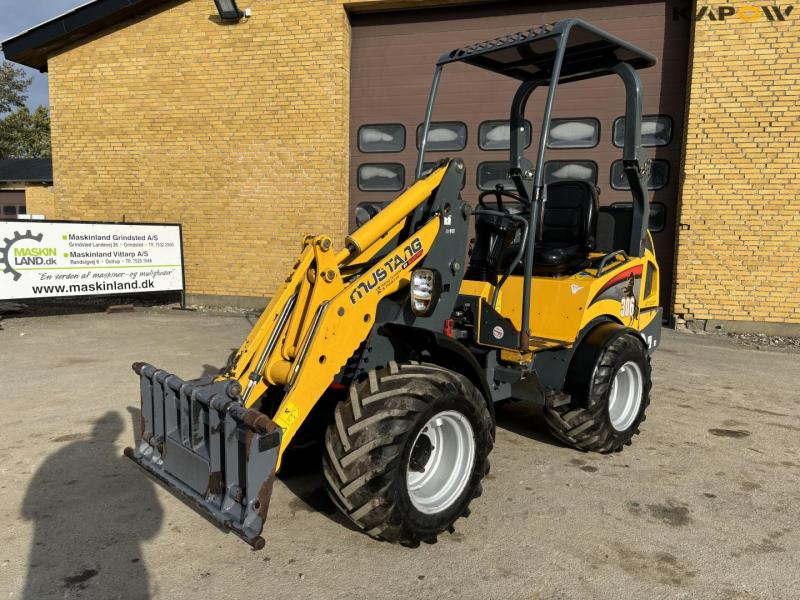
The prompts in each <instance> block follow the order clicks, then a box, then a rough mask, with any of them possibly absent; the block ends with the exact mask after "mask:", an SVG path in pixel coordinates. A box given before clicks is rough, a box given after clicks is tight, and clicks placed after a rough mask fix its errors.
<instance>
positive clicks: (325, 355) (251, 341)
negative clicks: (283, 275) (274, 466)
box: [219, 166, 447, 465]
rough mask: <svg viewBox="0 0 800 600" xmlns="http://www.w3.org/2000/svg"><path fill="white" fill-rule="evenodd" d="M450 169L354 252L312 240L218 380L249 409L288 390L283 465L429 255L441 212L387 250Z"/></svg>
mask: <svg viewBox="0 0 800 600" xmlns="http://www.w3.org/2000/svg"><path fill="white" fill-rule="evenodd" d="M446 170H447V166H444V167H440V168H439V169H437V170H436V171H434V172H433V173H431V175H430V176H429V177H428V178H426V179H423V180H420V181H417V182H416V183H415V184H414V185H413V186H411V187H410V188H409V189H408V190H407V191H406V192H405V193H403V194H402V195H401V196H400V197H398V198H397V199H396V200H395V201H394V202H393V203H392V204H390V205H389V206H387V207H386V208H385V209H384V210H383V211H381V212H380V213H379V214H378V215H377V216H376V217H375V218H374V219H373V220H371V221H369V222H368V223H367V224H366V225H365V226H364V227H362V228H361V229H359V230H357V231H356V232H354V233H353V234H352V235H351V236H349V237H348V239H347V244H348V247H347V248H345V249H344V250H342V251H340V252H338V253H334V251H333V244H332V243H331V240H330V238H327V237H325V236H318V237H307V238H306V239H305V240H304V242H303V250H302V253H301V256H300V259H299V260H298V261H297V262H296V263H295V265H294V269H293V270H292V272H291V274H290V275H289V277H287V279H286V281H285V283H284V284H283V285H282V286H281V288H280V289H279V291H278V293H277V294H276V295H275V297H274V298H273V300H272V302H270V304H269V306H268V307H267V309H266V310H265V311H264V313H263V314H262V315H261V317H260V318H259V320H258V322H257V323H256V325H255V326H254V327H253V329H252V331H251V332H250V334H249V335H248V337H247V339H246V340H245V342H244V343H243V344H242V347H241V348H240V350H239V352H238V353H237V355H236V358H235V360H234V361H233V363H232V366H231V368H230V369H229V370H228V371H227V372H226V373H224V374H223V375H221V376H220V378H219V380H220V381H221V380H226V379H235V380H237V381H238V382H239V384H240V385H241V386H242V389H243V390H244V393H243V395H242V399H243V402H244V405H245V407H247V408H251V407H253V406H254V405H255V404H256V403H257V402H258V400H259V398H261V396H262V394H263V393H264V392H265V391H266V390H267V389H268V387H269V386H283V388H284V389H285V395H284V398H283V400H282V402H281V404H280V406H279V408H278V410H277V411H276V413H275V415H273V420H274V422H275V423H276V424H277V425H278V426H279V427H280V428H281V430H282V432H283V435H282V441H281V446H280V452H279V459H278V460H279V463H278V464H279V465H280V457H281V456H282V455H283V451H284V450H285V449H286V447H287V446H288V445H289V444H290V443H291V440H292V438H293V437H294V435H295V434H296V433H297V430H298V429H299V427H300V425H301V424H302V423H303V421H304V420H305V418H306V417H307V416H308V414H309V412H310V411H311V409H312V408H313V407H314V405H315V404H316V403H317V401H318V400H319V399H320V398H321V396H322V394H323V393H324V392H325V390H326V389H327V388H328V387H329V386H330V384H331V382H332V381H333V379H334V377H335V376H336V375H337V374H338V373H339V371H340V370H341V369H342V367H343V366H344V365H345V364H346V362H347V361H348V359H349V358H350V357H351V356H352V355H353V353H354V352H355V351H356V350H357V349H358V347H359V346H360V345H361V343H362V342H363V341H364V340H365V339H366V338H367V336H368V335H369V333H370V331H371V330H372V327H373V325H374V321H375V314H376V312H377V307H378V303H379V302H380V301H381V300H382V299H383V298H384V297H386V296H388V295H391V294H393V293H395V292H397V291H398V290H400V289H402V288H403V287H405V286H407V285H408V282H409V280H410V277H411V270H412V269H411V268H412V266H413V265H414V264H415V263H417V262H419V261H420V260H421V259H423V258H424V257H425V256H426V255H427V254H428V252H429V251H430V250H431V248H432V246H433V244H434V242H435V240H436V237H437V235H438V234H439V231H440V228H441V219H440V215H438V214H434V215H432V216H430V218H429V219H428V220H427V222H426V223H425V224H424V225H423V226H422V227H421V228H420V229H418V230H417V231H415V232H413V233H411V234H410V235H408V236H407V237H405V239H403V240H401V241H399V243H397V245H396V246H394V247H392V248H386V246H387V244H388V243H389V242H390V241H391V240H392V238H393V237H394V236H396V235H397V234H399V233H400V231H401V230H402V229H403V223H404V222H405V221H406V220H407V219H408V217H409V215H411V213H413V212H414V211H415V210H416V209H417V208H418V207H419V206H420V204H422V203H423V202H424V201H425V200H426V199H428V198H429V197H430V196H431V194H432V193H433V192H434V190H436V188H437V187H438V185H439V184H440V182H441V181H442V178H443V177H444V174H445V172H446ZM387 250H388V251H387ZM378 255H381V256H380V258H377V259H376V256H378ZM357 261H359V262H360V264H362V265H364V266H363V267H362V268H361V269H360V270H356V272H355V274H353V273H352V272H351V271H352V269H344V267H346V266H351V267H352V266H353V265H354V264H355V263H356V262H357ZM343 271H345V273H344V274H343Z"/></svg>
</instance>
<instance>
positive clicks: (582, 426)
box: [544, 334, 652, 454]
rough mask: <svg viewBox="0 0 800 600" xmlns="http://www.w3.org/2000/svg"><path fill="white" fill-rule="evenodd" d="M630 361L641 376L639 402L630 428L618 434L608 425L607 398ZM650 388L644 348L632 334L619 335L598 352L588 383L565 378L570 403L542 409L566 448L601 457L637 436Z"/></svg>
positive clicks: (647, 362)
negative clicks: (593, 453) (617, 376)
mask: <svg viewBox="0 0 800 600" xmlns="http://www.w3.org/2000/svg"><path fill="white" fill-rule="evenodd" d="M630 361H633V362H635V363H636V364H637V365H638V366H639V368H640V369H641V373H642V375H643V386H642V399H641V405H640V406H639V410H638V414H637V415H636V417H635V418H634V419H633V422H632V423H631V425H630V426H629V427H627V428H626V429H624V430H622V431H619V430H617V429H615V428H614V427H613V426H612V424H611V418H610V415H609V410H608V409H609V395H610V392H611V383H612V382H613V381H614V377H615V376H616V374H617V371H619V369H620V367H622V366H623V365H624V364H626V363H627V362H630ZM651 385H652V384H651V380H650V359H649V357H648V355H647V351H646V350H645V348H644V345H643V344H642V343H641V341H639V340H638V339H636V338H635V337H633V336H632V335H627V334H626V335H621V336H619V337H616V338H614V339H612V340H611V343H609V344H608V345H607V346H606V347H605V348H604V349H603V350H602V352H601V354H600V357H599V359H598V361H597V363H596V368H595V369H594V370H593V375H592V380H591V381H589V382H586V381H570V380H569V376H568V380H567V383H566V385H565V389H564V391H565V392H567V393H568V394H570V396H571V398H570V402H569V403H568V404H565V405H562V406H558V407H555V408H551V407H546V408H545V410H544V416H545V420H546V421H547V425H548V426H549V428H550V431H551V432H552V433H553V434H554V435H555V436H556V437H557V438H558V439H560V440H561V441H562V442H564V443H566V444H569V445H570V446H573V447H575V448H578V449H580V450H588V451H592V452H601V453H604V454H605V453H608V452H619V451H620V450H622V449H623V448H624V447H625V446H629V445H630V444H631V440H632V438H633V436H634V435H636V434H638V433H639V425H640V424H641V423H642V421H644V420H645V411H646V410H647V406H648V405H649V404H650V388H651Z"/></svg>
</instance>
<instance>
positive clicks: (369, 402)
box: [323, 363, 493, 545]
mask: <svg viewBox="0 0 800 600" xmlns="http://www.w3.org/2000/svg"><path fill="white" fill-rule="evenodd" d="M492 435H493V428H492V420H491V416H490V415H489V411H488V409H487V406H486V401H485V400H484V398H483V396H481V394H480V392H479V391H478V390H477V389H476V388H475V386H474V385H472V383H471V382H470V381H469V380H468V379H466V378H465V377H464V376H462V375H459V374H458V373H454V372H453V371H449V370H447V369H443V368H441V367H438V366H436V365H429V364H404V365H397V364H396V363H391V364H390V365H389V367H388V368H387V369H381V370H378V371H371V372H370V373H369V376H368V378H367V379H365V380H364V381H363V382H360V383H354V384H353V385H352V386H351V387H350V394H349V398H348V399H347V400H345V401H342V402H340V403H339V404H338V405H337V407H336V409H335V413H334V422H333V423H332V424H331V425H330V426H329V427H328V430H327V432H326V435H325V453H324V457H323V472H324V474H325V479H326V480H327V483H328V493H329V494H330V496H331V498H332V499H333V501H334V502H335V503H336V505H337V506H338V507H339V509H340V510H341V511H342V512H343V513H344V514H345V515H347V517H348V518H350V520H352V521H353V522H354V523H355V524H356V525H358V527H359V528H361V529H363V530H364V531H366V532H367V533H368V534H369V535H371V536H373V537H377V538H380V539H383V540H387V541H390V542H400V543H403V544H408V545H416V544H418V543H419V542H421V541H424V542H435V541H436V537H437V535H438V534H439V533H441V532H443V531H446V530H452V526H453V523H454V522H455V521H456V520H457V519H458V518H459V517H461V516H465V515H466V514H468V506H469V504H470V502H471V501H472V499H473V498H475V497H477V496H479V495H480V493H481V479H482V478H483V476H484V474H485V473H486V471H487V469H488V458H487V457H488V454H489V452H490V451H491V449H492V444H493V439H492Z"/></svg>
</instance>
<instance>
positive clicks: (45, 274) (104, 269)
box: [0, 221, 185, 306]
mask: <svg viewBox="0 0 800 600" xmlns="http://www.w3.org/2000/svg"><path fill="white" fill-rule="evenodd" d="M184 287H185V283H184V277H183V243H182V238H181V227H180V225H165V224H141V223H86V222H78V221H0V300H30V299H36V298H59V297H71V296H98V295H112V294H125V295H128V294H138V293H144V292H168V291H179V292H181V305H182V306H185V299H184V294H183V292H184Z"/></svg>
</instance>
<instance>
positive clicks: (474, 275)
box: [126, 19, 661, 548]
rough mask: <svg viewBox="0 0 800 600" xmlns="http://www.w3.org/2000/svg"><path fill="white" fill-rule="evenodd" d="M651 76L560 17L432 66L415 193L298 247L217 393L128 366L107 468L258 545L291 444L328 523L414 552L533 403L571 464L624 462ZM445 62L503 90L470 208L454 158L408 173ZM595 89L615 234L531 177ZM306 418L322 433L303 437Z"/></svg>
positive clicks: (643, 265)
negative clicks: (530, 147) (342, 234)
mask: <svg viewBox="0 0 800 600" xmlns="http://www.w3.org/2000/svg"><path fill="white" fill-rule="evenodd" d="M655 62H656V61H655V58H654V57H653V56H652V55H650V54H648V53H647V52H644V51H643V50H640V49H639V48H636V47H635V46H632V45H630V44H628V43H626V42H624V41H622V40H620V39H617V38H616V37H614V36H611V35H609V34H608V33H606V32H604V31H601V30H600V29H598V28H596V27H594V26H592V25H591V24H589V23H586V22H584V21H581V20H578V19H569V20H565V21H560V22H558V23H555V24H552V25H547V26H543V27H538V28H532V29H529V30H527V31H522V32H519V33H515V34H512V35H509V36H506V37H502V38H498V39H495V40H490V41H486V42H481V43H477V44H474V45H471V46H467V47H464V48H458V49H456V50H453V51H452V52H448V53H446V54H444V55H442V56H441V58H440V59H439V61H438V63H437V65H436V69H435V73H434V79H433V85H432V88H431V93H430V97H429V100H428V105H427V111H426V115H425V123H424V126H423V135H422V139H421V147H420V152H419V160H418V163H417V180H416V182H415V183H414V184H413V185H412V186H411V187H409V188H408V189H407V190H406V191H405V192H403V193H402V194H401V195H400V196H399V197H398V198H397V199H395V200H394V201H393V202H392V203H391V204H389V205H388V206H386V208H384V209H383V210H382V211H380V212H378V213H377V214H375V215H374V216H372V218H371V219H370V220H368V221H367V222H366V223H364V224H363V225H362V226H361V227H359V228H358V229H357V230H355V231H354V232H353V233H351V234H350V235H349V236H347V237H346V239H345V241H344V246H343V247H342V248H338V247H337V246H336V245H335V244H334V242H333V241H332V240H331V239H330V238H328V237H325V236H316V237H315V236H308V237H306V238H305V240H304V241H303V244H302V251H301V253H300V257H299V258H298V260H297V262H296V263H295V264H294V267H293V269H292V271H291V272H290V273H289V274H288V276H287V277H286V279H285V282H284V283H283V285H282V286H281V287H280V289H279V290H278V291H277V292H276V293H275V295H274V297H273V298H272V300H271V302H270V303H269V306H268V307H267V308H266V309H265V310H264V312H263V314H262V315H261V317H260V318H259V320H258V322H257V323H256V325H255V326H254V327H253V329H252V331H251V332H250V334H249V335H248V337H247V339H246V340H245V341H244V343H243V345H242V346H241V348H240V349H239V351H238V353H236V354H235V356H234V357H233V359H232V360H231V361H230V364H229V366H228V367H226V368H225V369H224V371H223V372H222V373H221V374H220V375H219V376H217V377H214V378H211V379H207V380H192V381H184V380H182V379H180V378H179V377H177V376H175V375H171V374H169V373H167V372H165V371H162V370H159V369H157V368H155V367H153V366H151V365H148V364H144V363H136V364H134V366H133V368H134V371H135V372H136V373H137V374H138V375H139V377H140V383H141V402H142V432H141V441H140V443H139V445H138V446H137V447H136V448H128V449H127V450H126V455H127V456H128V457H130V458H131V459H132V460H133V461H135V462H136V463H137V464H138V465H140V466H141V467H142V468H143V469H144V470H145V471H147V472H148V473H149V474H151V475H152V476H154V477H155V478H157V479H158V480H160V481H161V482H162V483H164V484H165V485H166V486H167V487H168V488H169V489H170V490H172V491H173V492H174V493H175V494H176V495H178V496H180V497H181V498H182V499H184V500H185V501H186V502H188V503H190V504H191V505H193V506H194V507H196V508H197V510H198V511H200V512H201V513H202V514H204V515H205V516H207V517H208V518H209V519H211V520H212V521H213V522H215V523H217V524H219V525H220V526H222V527H224V528H226V529H228V530H231V531H233V532H234V533H236V534H237V535H238V536H240V537H241V538H242V539H244V540H245V541H246V542H248V543H249V544H251V545H252V546H253V547H254V548H261V547H263V545H264V539H263V538H262V536H261V532H262V527H263V524H264V520H265V519H266V516H267V508H268V504H269V500H270V494H271V489H272V484H273V482H274V479H275V475H276V473H277V472H278V471H279V470H280V467H281V461H282V459H283V457H284V455H285V453H286V451H287V448H288V449H291V448H292V442H293V440H299V439H301V438H303V442H304V443H306V442H307V441H308V439H309V438H311V440H312V441H317V442H318V443H319V444H321V446H322V454H323V460H322V470H323V473H324V477H325V479H326V481H327V485H328V491H329V494H330V496H331V498H332V499H333V501H334V502H335V503H336V505H337V506H338V507H339V509H340V510H341V512H342V513H343V514H344V515H346V516H347V517H348V518H349V519H350V520H351V521H352V522H353V523H355V524H356V525H357V526H358V527H360V528H361V529H362V530H364V531H365V532H366V533H367V534H369V535H370V536H373V537H375V538H378V539H382V540H386V541H390V542H399V543H402V544H406V545H412V546H413V545H417V544H419V543H420V542H434V541H435V540H436V538H437V535H439V534H440V533H442V532H444V531H452V530H453V523H454V522H455V521H456V520H457V519H458V518H459V517H461V516H464V515H466V514H468V511H469V505H470V502H471V501H472V499H473V498H475V497H477V496H478V495H479V494H480V492H481V480H482V479H483V477H484V475H485V474H486V473H487V472H488V469H489V463H488V455H489V453H490V451H491V449H492V445H493V443H494V437H495V436H494V428H495V424H494V405H495V403H497V402H503V401H509V400H526V401H529V402H535V403H538V404H540V405H542V406H543V410H544V415H545V418H546V421H547V424H548V425H549V427H550V429H551V430H552V431H553V433H554V434H555V435H556V436H557V437H558V438H559V439H561V440H563V441H564V442H566V443H567V444H570V445H572V446H574V447H576V448H580V449H582V450H590V451H597V452H615V451H619V450H621V449H622V448H623V447H624V446H625V445H626V444H630V442H631V439H632V438H633V436H634V435H635V434H637V433H639V425H640V423H641V422H642V421H643V420H644V416H645V409H646V408H647V405H648V403H649V391H650V362H649V355H650V353H651V352H652V351H653V350H654V349H655V348H656V346H657V345H658V343H659V339H660V328H661V308H659V306H658V297H659V289H658V281H659V276H658V265H657V262H656V258H655V255H654V252H653V244H652V240H651V238H650V235H649V232H648V231H647V222H648V215H649V200H648V198H647V195H646V194H647V192H646V189H647V179H648V177H649V173H648V169H649V164H650V163H649V160H648V159H646V157H645V156H644V154H643V150H642V147H641V140H640V137H641V117H642V86H641V82H640V79H639V76H638V74H637V70H638V69H641V68H646V67H650V66H652V65H654V64H655ZM451 63H465V64H468V65H473V66H475V67H479V68H483V69H488V70H490V71H493V72H495V73H496V74H498V76H504V77H510V78H512V79H516V80H518V81H519V88H518V91H517V92H516V94H515V95H514V97H513V99H512V100H511V111H510V131H511V143H510V158H509V174H508V175H509V179H510V181H512V182H513V187H511V186H510V189H504V188H503V187H502V186H498V188H497V189H496V190H492V191H490V192H484V193H482V194H481V196H480V198H479V200H478V203H477V206H476V207H474V208H473V207H471V206H470V205H469V204H467V203H466V202H464V201H463V200H462V198H461V195H460V190H461V188H462V187H463V180H464V165H463V163H462V162H461V161H460V160H459V159H448V160H443V161H441V162H440V163H439V164H438V167H437V168H435V169H434V170H433V172H432V173H430V175H428V176H427V177H421V173H422V167H423V163H424V157H425V147H426V141H427V135H428V130H429V126H430V122H431V115H432V112H433V107H434V103H435V98H436V93H437V89H438V86H439V80H440V75H441V73H442V70H443V68H445V67H446V66H447V65H449V64H451ZM601 76H612V77H613V76H618V77H619V78H621V80H622V82H623V84H624V86H625V90H626V106H625V131H624V138H625V139H624V147H623V150H622V154H623V164H624V170H625V174H626V176H627V180H628V183H629V184H630V190H631V196H632V208H631V210H630V211H629V213H628V214H627V216H624V218H622V217H619V218H618V217H614V218H605V219H604V218H603V217H604V216H605V217H609V215H608V214H605V213H603V211H602V210H601V209H600V208H599V206H598V198H597V190H596V188H595V187H594V186H593V185H591V184H589V183H587V182H585V181H560V182H558V183H553V184H550V185H545V184H544V178H543V165H544V154H545V148H546V140H547V138H548V132H549V128H550V115H551V112H552V109H553V105H554V102H555V97H556V91H557V89H560V84H568V83H570V82H573V81H578V80H584V79H588V78H593V77H601ZM540 87H541V88H543V89H544V90H546V101H545V108H544V115H543V118H542V122H541V130H540V134H539V138H538V152H537V156H536V161H535V163H532V162H531V161H529V160H528V159H527V158H526V157H525V156H524V155H523V149H524V147H525V141H526V140H525V126H524V122H525V121H524V119H525V116H524V113H525V107H526V104H527V102H528V98H529V97H530V95H531V94H532V93H533V92H534V91H535V90H536V89H537V88H540ZM568 89H569V88H568V87H567V92H568ZM613 214H614V215H617V216H618V215H619V214H620V212H619V211H615V212H614V213H613ZM472 225H474V234H475V238H474V240H473V243H472V244H471V248H470V250H469V252H468V246H470V243H469V241H468V236H469V231H470V227H471V226H472ZM319 422H323V423H324V425H325V427H324V428H317V427H314V426H312V425H313V424H315V423H319ZM298 434H300V435H298Z"/></svg>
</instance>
